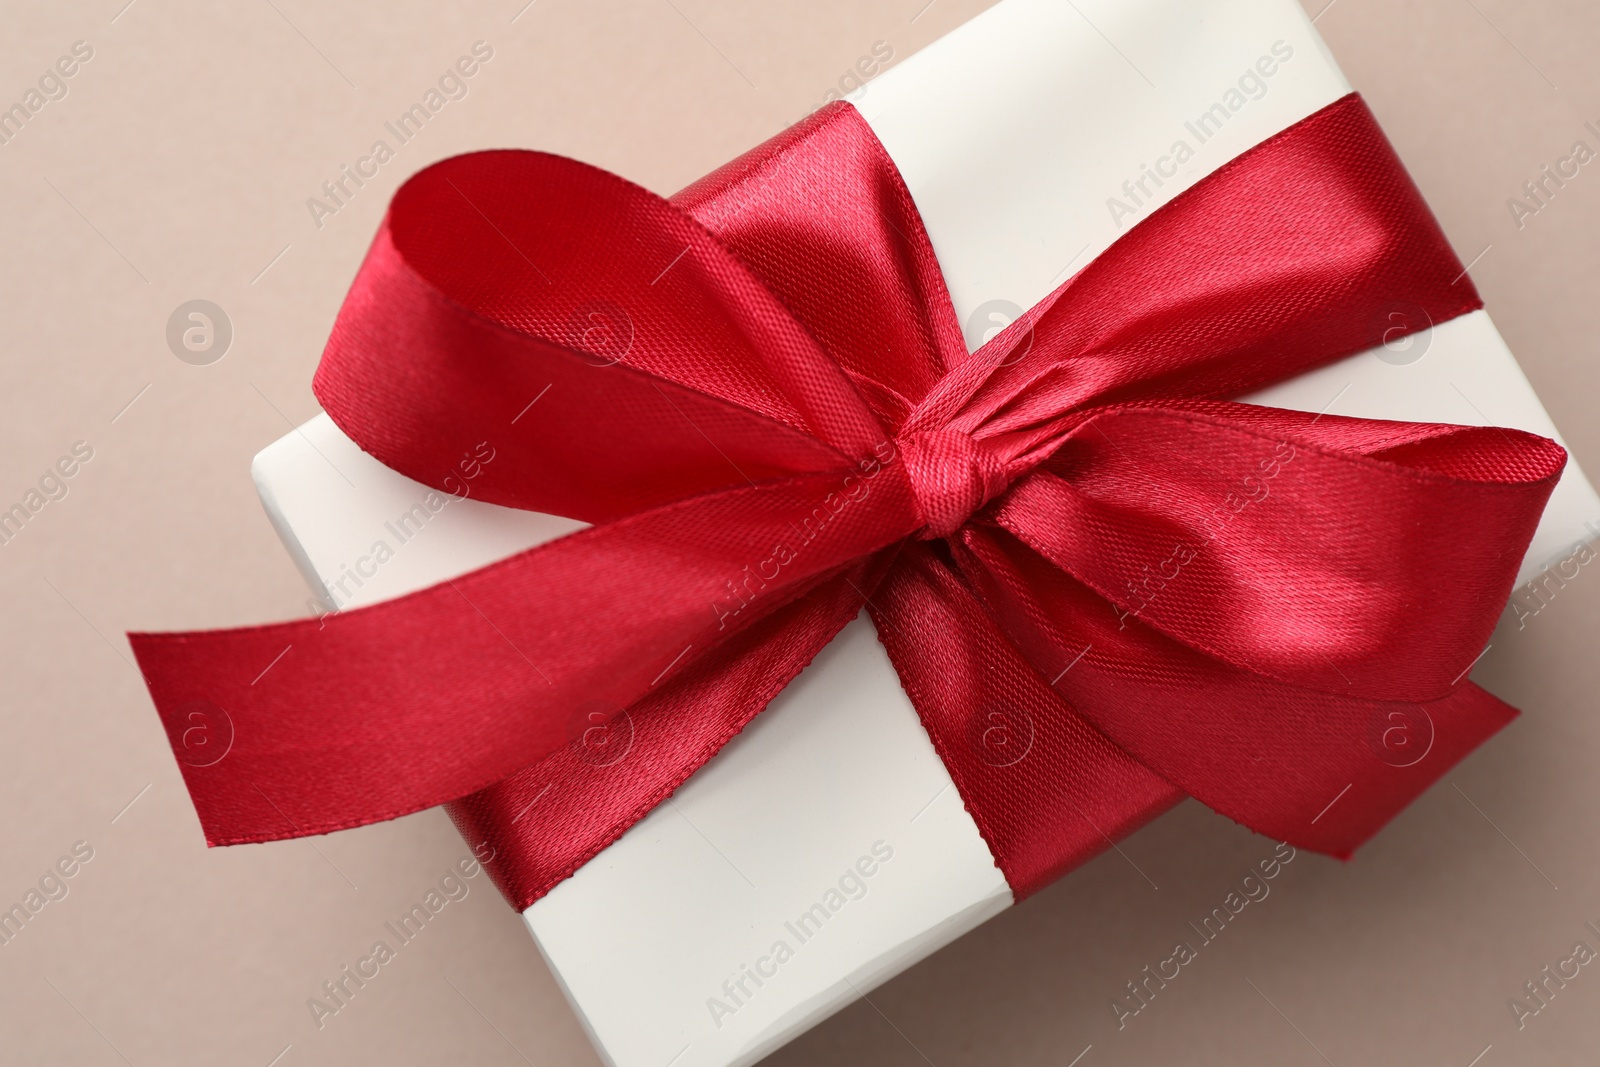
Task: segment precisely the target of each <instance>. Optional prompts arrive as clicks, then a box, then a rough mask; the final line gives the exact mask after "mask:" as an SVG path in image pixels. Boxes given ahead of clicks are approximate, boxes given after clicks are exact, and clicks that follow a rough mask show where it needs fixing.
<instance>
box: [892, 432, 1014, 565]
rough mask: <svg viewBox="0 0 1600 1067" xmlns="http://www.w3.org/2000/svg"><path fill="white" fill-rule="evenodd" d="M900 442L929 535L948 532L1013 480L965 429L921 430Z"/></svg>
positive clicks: (925, 533)
mask: <svg viewBox="0 0 1600 1067" xmlns="http://www.w3.org/2000/svg"><path fill="white" fill-rule="evenodd" d="M898 444H899V449H900V455H901V459H902V461H903V462H904V463H905V466H906V474H907V476H908V477H909V478H910V479H911V489H912V491H913V492H914V493H915V494H916V497H917V507H918V509H919V510H920V511H921V513H922V520H923V522H925V523H926V524H927V525H926V526H925V527H924V529H923V531H922V533H921V535H920V536H921V537H922V538H923V539H924V540H934V539H937V538H941V537H949V536H950V535H951V534H953V533H955V532H956V531H957V530H959V529H960V528H961V527H962V525H964V524H965V523H966V521H967V520H968V519H969V518H971V517H972V514H973V512H975V511H977V510H978V509H979V508H981V507H983V505H985V504H987V503H988V502H989V501H991V500H993V499H994V498H995V497H997V496H999V495H1000V494H1001V493H1003V492H1005V490H1006V487H1007V486H1008V485H1009V484H1010V478H1009V476H1008V474H1007V471H1006V468H1005V464H1004V463H1003V462H1002V461H1001V459H1000V458H999V457H998V456H997V455H995V454H994V453H993V452H992V451H990V450H989V449H987V448H985V447H984V446H983V445H982V444H981V443H980V442H979V441H977V440H976V439H975V438H973V436H972V435H971V434H967V433H963V432H961V431H960V430H922V431H920V432H918V433H913V434H910V435H909V436H907V437H903V438H901V439H900V440H899V442H898Z"/></svg>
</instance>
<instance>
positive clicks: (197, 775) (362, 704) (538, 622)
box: [130, 472, 917, 844]
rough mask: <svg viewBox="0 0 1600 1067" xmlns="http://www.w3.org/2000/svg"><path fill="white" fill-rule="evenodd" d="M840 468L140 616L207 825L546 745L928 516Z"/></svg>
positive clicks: (450, 787) (160, 698) (368, 808)
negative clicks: (264, 602)
mask: <svg viewBox="0 0 1600 1067" xmlns="http://www.w3.org/2000/svg"><path fill="white" fill-rule="evenodd" d="M843 476H845V472H833V473H831V474H818V475H807V476H802V477H798V478H794V479H789V480H784V481H778V482H771V483H766V484H764V485H761V486H747V487H740V488H737V489H728V490H724V491H722V492H718V493H712V494H708V495H705V496H700V497H696V498H693V499H691V500H688V501H683V502H680V503H678V504H674V505H669V506H667V507H664V508H659V509H656V510H654V511H650V512H645V513H643V514H640V515H635V516H631V517H629V518H627V519H622V520H619V521H617V522H613V523H609V524H607V525H605V526H597V527H593V528H590V529H588V530H583V531H580V532H578V533H575V534H572V535H570V536H568V537H564V538H561V539H560V540H557V541H552V542H549V543H548V544H544V545H541V546H539V547H537V548H533V549H530V550H528V551H526V552H523V553H520V554H518V555H516V556H512V557H510V558H509V559H506V560H502V561H500V562H498V563H495V564H492V565H491V566H488V567H484V568H482V569H480V570H477V571H474V572H472V573H471V574H468V575H463V576H462V577H459V578H456V579H453V580H448V581H445V582H442V583H440V584H438V585H436V586H432V587H431V588H428V589H424V590H421V591H420V592H416V593H412V594H410V595H408V596H404V597H399V598H397V599H395V600H390V601H386V602H384V603H381V604H375V605H373V606H371V607H366V608H360V609H356V610H353V611H348V612H341V613H339V614H337V615H332V616H329V617H327V618H325V619H323V620H302V621H300V622H294V623H281V624H277V625H273V626H257V627H249V628H244V629H238V630H218V631H211V632H202V633H177V634H132V635H130V641H131V643H132V645H133V649H134V653H135V655H136V656H137V657H138V661H139V666H140V669H141V670H142V671H143V673H144V676H145V680H146V683H147V685H148V686H149V689H150V694H151V697H152V699H153V700H154V702H155V704H156V708H157V711H158V712H159V713H160V714H161V717H162V720H163V722H164V724H165V725H166V727H167V733H168V738H169V740H170V741H171V743H172V746H173V751H174V753H175V754H176V755H177V757H178V759H179V761H180V764H181V765H182V768H183V772H184V780H185V783H186V784H187V785H188V787H189V793H190V796H191V798H192V799H193V800H194V804H195V808H196V810H197V811H198V813H199V815H200V821H201V824H202V826H203V827H204V829H205V831H206V838H207V841H208V842H210V843H211V844H240V843H244V842H250V841H269V840H277V839H280V838H286V837H303V836H306V835H309V834H319V833H328V832H330V831H332V830H340V829H346V828H349V827H352V826H360V825H364V824H367V823H371V822H378V821H381V820H385V819H393V818H397V817H398V816H401V815H405V814H409V813H410V812H413V811H420V810H421V809H423V808H427V807H432V806H434V805H437V804H442V803H445V802H446V801H450V800H455V799H458V798H460V797H463V796H466V795H467V794H469V793H472V792H475V791H477V790H480V789H483V788H485V787H487V786H489V785H490V784H491V783H493V782H496V781H498V780H500V779H502V778H505V777H506V776H508V775H510V774H514V773H516V772H517V771H519V770H521V769H523V768H525V767H528V766H529V765H531V764H533V763H536V762H538V761H539V760H540V759H542V758H544V757H545V756H547V755H549V754H550V753H551V752H553V751H555V750H557V749H559V748H562V747H564V746H565V745H567V744H569V743H570V742H571V741H572V740H573V739H574V738H575V737H578V736H580V735H581V734H582V733H583V732H584V731H585V730H587V729H589V728H590V727H591V726H592V725H593V723H592V722H591V721H590V719H589V717H588V716H589V713H590V711H591V710H594V709H595V708H596V707H599V708H601V709H610V710H611V711H614V710H615V709H619V708H625V707H629V706H631V705H633V704H634V703H635V702H637V701H639V700H641V699H643V698H645V697H646V696H648V695H649V694H650V693H651V692H653V691H655V690H656V689H658V688H659V687H660V686H662V685H664V684H665V683H667V682H669V681H670V680H672V679H673V678H674V677H675V676H676V675H677V674H678V673H679V672H682V671H685V670H687V669H689V668H691V667H692V666H693V665H694V664H695V663H696V662H697V661H698V660H699V659H700V658H701V657H703V656H705V655H706V654H707V653H708V652H710V651H711V650H712V649H713V648H714V647H715V646H716V645H718V644H719V643H721V642H723V641H725V640H727V639H729V638H731V637H732V636H733V635H735V634H737V633H739V632H741V631H742V630H744V629H745V628H747V627H748V626H750V625H752V624H754V623H755V622H757V621H758V620H759V619H760V618H762V617H764V616H766V615H767V614H769V613H770V612H771V611H773V610H776V609H777V608H779V607H781V606H783V605H784V604H785V603H787V602H789V601H790V600H792V599H793V598H794V597H796V596H798V595H801V594H803V593H804V592H806V591H807V590H809V589H811V588H812V587H813V586H814V585H815V584H816V583H817V582H818V581H820V580H822V579H824V578H827V577H830V576H833V575H835V574H837V573H838V572H839V571H840V569H841V568H845V567H848V566H850V565H851V564H853V563H856V562H857V561H859V560H861V559H863V558H865V557H867V556H869V555H871V554H872V553H874V552H876V551H877V550H878V549H881V548H883V547H884V546H886V545H889V544H893V543H894V542H896V541H898V540H899V539H900V538H903V537H904V536H905V535H906V534H907V533H908V532H909V531H910V530H912V529H914V528H915V526H916V524H917V519H916V512H915V507H914V503H913V502H912V501H911V500H910V489H909V485H908V484H907V483H906V481H905V479H904V477H896V476H893V475H890V476H885V477H879V478H877V479H876V480H875V481H874V482H873V483H872V485H871V491H870V493H868V492H865V491H863V492H861V493H859V494H857V496H858V499H855V500H851V499H850V498H848V497H846V496H843V495H841V493H840V492H839V491H838V486H839V483H840V479H841V477H843ZM824 501H832V502H833V506H832V507H830V506H828V505H827V504H825V503H824ZM791 517H796V518H791ZM798 518H806V519H807V520H808V521H807V522H806V523H805V524H804V526H801V525H798V524H797V519H798ZM735 583H738V584H735ZM197 730H198V731H200V732H199V733H198V734H197V733H196V731H197Z"/></svg>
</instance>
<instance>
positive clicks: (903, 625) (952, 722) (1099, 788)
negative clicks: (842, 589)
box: [868, 541, 1183, 900]
mask: <svg viewBox="0 0 1600 1067" xmlns="http://www.w3.org/2000/svg"><path fill="white" fill-rule="evenodd" d="M868 610H869V611H870V612H871V613H872V619H873V622H874V624H875V625H876V626H877V630H878V638H879V640H880V641H882V642H883V646H884V648H885V649H886V650H887V651H888V653H889V659H890V661H891V662H892V663H893V664H894V667H895V670H896V671H898V672H899V674H900V679H901V682H902V683H903V684H904V686H905V690H906V693H907V695H909V696H910V698H911V702H912V704H913V705H914V706H915V707H916V709H917V712H918V714H919V715H920V716H921V718H922V723H923V725H924V726H925V727H926V728H927V730H928V735H929V737H930V738H931V739H932V741H933V745H934V748H935V750H936V751H937V752H938V753H939V757H940V759H942V760H943V761H944V764H945V766H946V767H947V768H948V769H949V771H950V777H951V779H952V780H953V781H954V782H955V785H956V789H957V791H958V792H959V793H960V794H961V799H962V802H963V803H964V804H965V805H966V808H967V811H968V812H969V813H970V814H971V815H972V818H973V821H974V822H976V823H977V826H978V830H979V832H980V833H981V834H982V835H983V838H984V840H985V841H986V842H988V845H989V849H990V851H991V852H992V853H993V854H994V857H995V863H996V865H997V866H998V867H999V868H1000V870H1001V871H1002V873H1004V874H1005V877H1006V881H1007V882H1008V883H1010V885H1011V889H1012V892H1013V893H1014V894H1015V896H1016V898H1017V899H1018V900H1021V899H1022V898H1024V897H1026V896H1029V895H1031V894H1032V893H1034V892H1037V891H1038V890H1040V889H1043V888H1044V887H1045V886H1047V885H1049V884H1050V883H1051V882H1053V881H1055V880H1056V879H1057V878H1059V877H1061V876H1062V875H1063V874H1065V873H1066V872H1067V871H1069V870H1071V869H1072V868H1074V867H1077V866H1078V865H1080V864H1082V863H1084V862H1086V861H1087V860H1089V859H1091V858H1092V857H1094V856H1096V855H1098V854H1099V853H1100V852H1102V851H1104V850H1105V849H1107V848H1109V847H1110V845H1111V843H1112V842H1113V841H1115V840H1116V839H1117V838H1119V837H1123V836H1126V835H1127V834H1129V833H1132V832H1133V831H1134V830H1136V829H1138V828H1139V827H1140V826H1143V825H1144V824H1145V823H1147V822H1149V821H1150V820H1151V819H1154V818H1155V817H1156V816H1157V815H1160V814H1161V813H1162V812H1164V811H1166V810H1167V809H1168V808H1171V807H1172V806H1173V805H1174V804H1176V803H1177V802H1178V801H1180V800H1182V799H1183V793H1182V792H1180V791H1179V790H1178V789H1176V788H1175V787H1173V786H1172V785H1171V784H1169V783H1168V782H1166V781H1164V780H1163V779H1162V778H1160V777H1159V776H1158V775H1156V774H1155V773H1153V772H1152V771H1150V770H1149V769H1147V768H1146V767H1145V766H1142V765H1141V764H1140V763H1139V762H1137V761H1136V760H1134V759H1133V758H1132V757H1130V756H1129V755H1128V754H1127V753H1126V752H1124V751H1122V750H1121V749H1120V748H1118V747H1117V746H1116V745H1115V744H1113V743H1112V742H1111V741H1110V740H1108V739H1107V738H1106V737H1105V736H1104V735H1102V734H1101V733H1100V732H1099V731H1098V730H1097V729H1096V728H1095V727H1094V726H1093V725H1092V724H1091V723H1090V722H1089V721H1087V720H1086V719H1084V718H1083V717H1082V716H1080V715H1078V714H1077V713H1076V712H1075V711H1074V710H1073V708H1072V707H1071V706H1070V705H1069V704H1068V703H1067V702H1066V701H1065V700H1063V699H1062V698H1061V697H1060V696H1059V695H1058V694H1057V693H1056V692H1055V691H1054V690H1053V689H1052V687H1051V685H1050V681H1049V679H1048V678H1047V677H1046V676H1044V675H1041V674H1040V673H1039V672H1038V671H1037V670H1035V669H1034V667H1033V666H1032V665H1031V664H1030V663H1029V662H1028V661H1027V660H1026V659H1025V658H1024V657H1023V656H1022V654H1021V653H1020V652H1019V650H1018V649H1017V647H1016V646H1015V645H1014V644H1012V642H1011V641H1010V640H1009V639H1008V638H1007V636H1006V634H1005V633H1004V632H1002V631H1001V629H1000V628H999V626H998V625H997V624H996V621H995V619H994V617H993V616H992V615H990V613H989V611H988V610H987V609H986V608H985V607H984V605H983V604H982V603H981V602H980V601H979V600H978V598H977V597H976V596H975V595H974V594H973V591H972V590H971V589H970V588H969V587H968V586H967V584H966V583H965V582H964V581H963V580H962V578H961V576H960V575H959V574H957V573H956V571H955V570H954V569H953V568H952V567H951V565H950V563H949V562H948V561H947V559H946V558H945V557H944V556H943V555H942V554H941V551H940V550H939V549H936V548H934V547H932V546H931V545H930V543H928V542H925V541H915V542H911V543H909V544H907V545H906V546H905V548H904V549H903V550H902V552H901V554H900V557H899V561H898V562H897V564H896V566H895V567H894V569H893V570H892V571H891V572H890V574H889V576H888V577H887V578H886V579H885V581H884V584H883V585H882V586H880V587H879V589H878V591H877V592H876V593H875V594H874V595H873V597H872V598H871V599H870V600H869V601H868Z"/></svg>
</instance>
